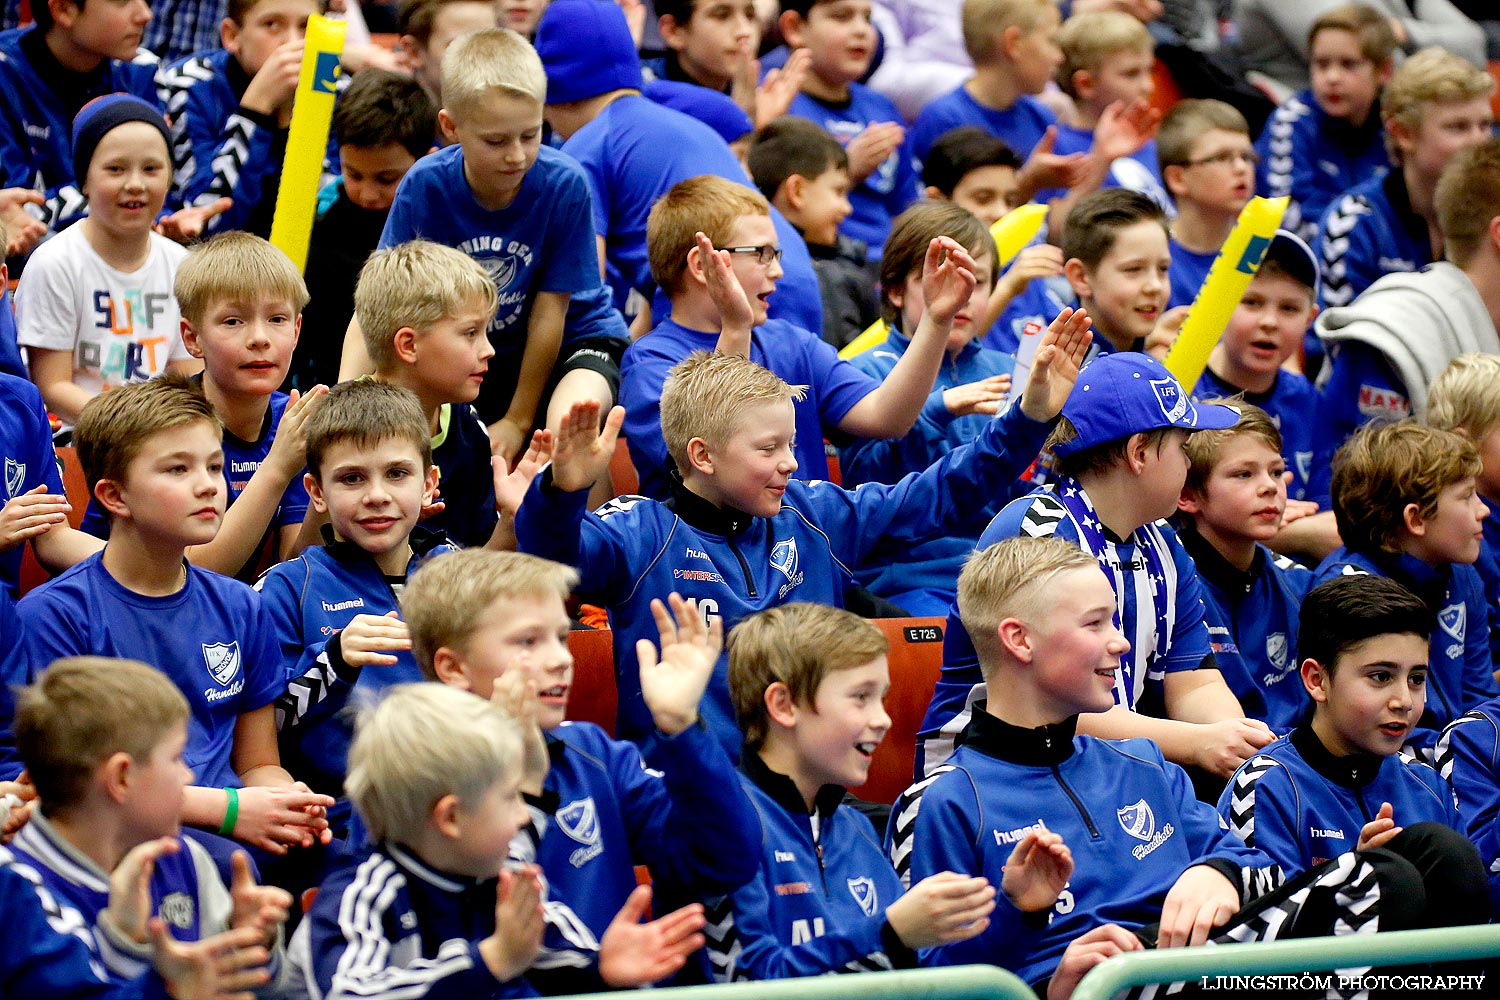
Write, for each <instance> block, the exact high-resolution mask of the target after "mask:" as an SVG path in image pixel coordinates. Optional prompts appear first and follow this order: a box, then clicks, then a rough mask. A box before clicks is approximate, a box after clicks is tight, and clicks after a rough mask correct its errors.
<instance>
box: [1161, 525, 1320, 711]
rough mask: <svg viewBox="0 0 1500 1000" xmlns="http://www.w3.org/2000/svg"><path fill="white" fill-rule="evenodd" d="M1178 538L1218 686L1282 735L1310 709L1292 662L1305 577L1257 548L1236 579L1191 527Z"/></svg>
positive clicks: (1299, 567)
mask: <svg viewBox="0 0 1500 1000" xmlns="http://www.w3.org/2000/svg"><path fill="white" fill-rule="evenodd" d="M1177 537H1178V538H1179V539H1181V540H1182V546H1183V548H1185V549H1187V552H1188V555H1190V556H1192V557H1193V562H1194V563H1195V564H1196V565H1197V567H1198V580H1199V582H1201V583H1202V584H1203V618H1204V621H1205V622H1206V623H1207V624H1208V638H1209V643H1210V645H1211V646H1212V648H1213V651H1214V662H1215V663H1217V664H1218V665H1219V670H1220V671H1221V672H1222V673H1223V674H1224V683H1226V684H1228V685H1229V690H1231V691H1233V692H1234V695H1235V697H1236V698H1238V699H1239V700H1240V707H1241V708H1243V709H1244V710H1245V714H1246V715H1247V716H1249V717H1250V718H1252V719H1259V720H1261V721H1262V722H1264V723H1265V724H1266V725H1268V726H1270V727H1271V731H1272V732H1276V733H1285V732H1289V731H1290V730H1291V729H1292V727H1294V726H1295V725H1296V724H1297V723H1298V722H1299V721H1300V720H1301V718H1302V716H1303V715H1304V714H1306V712H1307V707H1308V706H1309V705H1310V704H1311V703H1312V702H1311V700H1310V699H1309V698H1308V695H1307V690H1306V689H1305V688H1303V686H1302V676H1301V674H1300V673H1299V667H1300V666H1301V663H1302V661H1301V659H1300V658H1299V657H1298V656H1297V628H1298V617H1297V616H1298V614H1299V613H1300V612H1301V610H1302V599H1303V598H1304V597H1306V596H1307V591H1308V588H1309V587H1310V585H1311V584H1312V571H1311V570H1309V569H1308V568H1307V567H1305V566H1302V565H1300V564H1298V563H1295V562H1293V561H1292V560H1290V559H1288V558H1286V557H1285V556H1281V555H1277V554H1276V553H1274V552H1272V551H1271V550H1270V549H1268V548H1266V547H1265V546H1264V545H1258V546H1256V551H1255V560H1254V562H1253V563H1251V566H1250V571H1249V572H1248V573H1242V572H1240V570H1239V569H1238V568H1236V567H1235V566H1232V565H1230V564H1229V562H1228V561H1227V560H1226V559H1225V558H1224V557H1223V556H1221V555H1220V554H1219V553H1218V550H1216V549H1215V548H1214V547H1213V546H1212V545H1210V544H1209V543H1208V542H1207V541H1205V540H1204V539H1203V536H1202V535H1200V534H1198V532H1197V531H1196V530H1195V529H1194V528H1193V527H1192V524H1191V522H1188V523H1186V524H1184V525H1183V528H1182V530H1181V531H1180V532H1179V533H1178V535H1177Z"/></svg>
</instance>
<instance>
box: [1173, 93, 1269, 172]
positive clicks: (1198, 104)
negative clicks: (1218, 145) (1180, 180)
mask: <svg viewBox="0 0 1500 1000" xmlns="http://www.w3.org/2000/svg"><path fill="white" fill-rule="evenodd" d="M1216 129H1217V130H1219V131H1222V132H1240V133H1242V134H1244V135H1246V136H1249V135H1250V123H1249V122H1247V121H1245V116H1244V115H1243V114H1241V113H1240V112H1239V110H1238V109H1237V108H1235V107H1233V106H1232V105H1229V104H1225V103H1224V102H1223V101H1214V100H1210V99H1208V98H1204V97H1198V98H1188V99H1187V100H1183V101H1178V102H1177V103H1176V104H1174V105H1172V110H1171V111H1168V112H1167V116H1166V117H1165V118H1163V119H1162V121H1161V128H1160V129H1159V130H1158V131H1157V133H1156V159H1157V161H1158V162H1159V163H1160V165H1161V167H1162V169H1166V168H1167V167H1173V166H1177V167H1181V166H1186V165H1187V164H1188V161H1190V160H1191V159H1192V158H1193V144H1194V143H1195V142H1197V141H1198V140H1199V139H1201V138H1203V136H1204V134H1205V133H1208V132H1212V131H1214V130H1216Z"/></svg>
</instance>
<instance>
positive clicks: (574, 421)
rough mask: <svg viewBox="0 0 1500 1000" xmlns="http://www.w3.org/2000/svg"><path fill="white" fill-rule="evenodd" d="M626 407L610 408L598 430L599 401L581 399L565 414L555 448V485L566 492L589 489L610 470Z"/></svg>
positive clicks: (555, 440)
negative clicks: (602, 426)
mask: <svg viewBox="0 0 1500 1000" xmlns="http://www.w3.org/2000/svg"><path fill="white" fill-rule="evenodd" d="M624 422H625V408H624V407H622V406H616V407H614V408H613V409H611V410H610V411H609V417H608V418H607V419H606V420H605V421H604V429H603V430H600V429H599V401H598V400H597V399H586V400H581V401H579V402H577V403H574V404H573V407H572V409H570V410H569V411H568V412H567V413H565V414H563V418H562V422H561V423H560V424H559V425H558V428H557V434H556V436H555V439H554V444H553V447H552V484H553V485H554V486H556V487H557V488H558V489H560V490H562V491H563V492H564V493H575V492H577V491H578V490H586V489H588V488H589V487H591V486H593V485H594V484H595V483H596V482H598V481H599V480H600V479H602V478H603V477H604V475H605V474H606V473H607V472H609V463H610V459H612V458H614V455H615V442H616V441H617V440H618V439H619V437H620V426H621V425H622V424H623V423H624Z"/></svg>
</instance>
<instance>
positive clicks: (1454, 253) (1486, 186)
mask: <svg viewBox="0 0 1500 1000" xmlns="http://www.w3.org/2000/svg"><path fill="white" fill-rule="evenodd" d="M1433 201H1434V204H1435V207H1436V208H1437V220H1438V229H1440V230H1442V233H1443V245H1444V247H1445V251H1446V255H1447V257H1448V259H1449V260H1450V261H1452V262H1453V263H1455V264H1457V265H1458V266H1459V267H1465V266H1467V265H1468V263H1469V261H1471V260H1473V259H1474V255H1475V254H1477V253H1478V252H1479V248H1480V247H1482V246H1483V245H1484V243H1485V241H1486V240H1488V239H1489V238H1490V223H1491V222H1492V221H1494V218H1495V216H1497V215H1500V138H1495V137H1494V136H1491V137H1490V138H1488V139H1485V140H1484V141H1483V142H1480V143H1477V144H1476V145H1473V146H1469V147H1467V148H1465V149H1461V150H1459V152H1458V154H1457V155H1456V156H1454V157H1453V159H1452V160H1449V161H1448V165H1447V166H1446V167H1444V168H1443V175H1442V176H1441V177H1439V178H1438V185H1437V193H1436V195H1435V196H1434V198H1433Z"/></svg>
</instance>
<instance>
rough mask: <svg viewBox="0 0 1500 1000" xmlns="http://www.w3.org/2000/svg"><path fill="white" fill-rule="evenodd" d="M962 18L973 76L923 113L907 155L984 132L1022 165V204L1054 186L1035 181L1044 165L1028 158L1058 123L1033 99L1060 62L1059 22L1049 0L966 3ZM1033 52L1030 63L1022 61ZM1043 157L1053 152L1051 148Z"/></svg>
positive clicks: (919, 155)
mask: <svg viewBox="0 0 1500 1000" xmlns="http://www.w3.org/2000/svg"><path fill="white" fill-rule="evenodd" d="M961 18H962V28H963V39H964V48H965V49H966V50H968V53H969V58H970V59H971V60H972V61H973V63H974V75H973V76H972V77H971V78H970V79H969V80H968V82H966V83H964V84H963V85H962V86H960V87H958V88H957V89H955V90H953V91H952V92H950V93H948V94H945V95H944V96H942V97H939V98H936V99H935V100H932V101H930V102H928V104H927V106H926V107H925V108H923V109H922V113H921V114H920V115H918V116H917V120H916V124H915V125H914V126H913V127H912V139H911V142H912V153H913V154H914V155H915V156H916V158H917V159H918V160H919V161H920V160H922V159H925V158H926V156H927V150H928V149H929V148H931V146H932V143H933V141H934V140H936V139H937V138H938V136H940V135H942V134H943V133H945V132H947V131H948V130H949V129H954V128H957V127H959V126H960V125H979V126H982V127H983V128H984V129H985V130H986V131H988V132H989V133H990V134H992V135H994V136H996V137H997V138H999V139H1003V140H1004V141H1005V143H1006V144H1007V145H1008V146H1010V148H1011V149H1013V150H1015V151H1016V153H1017V155H1019V156H1020V157H1021V158H1022V159H1023V160H1025V161H1026V167H1023V168H1022V171H1021V181H1022V184H1021V187H1022V191H1023V195H1022V197H1021V198H1020V200H1021V201H1027V200H1029V199H1030V198H1031V196H1032V194H1034V193H1035V192H1036V191H1037V190H1039V189H1041V188H1043V187H1052V186H1055V182H1053V181H1051V180H1050V178H1044V177H1040V176H1038V167H1039V166H1040V163H1041V160H1042V158H1041V157H1038V158H1037V159H1036V160H1033V159H1031V152H1032V150H1033V149H1034V148H1037V146H1038V144H1039V143H1041V141H1042V139H1043V138H1044V137H1045V136H1046V134H1047V131H1048V129H1049V128H1050V127H1051V126H1053V125H1055V124H1056V123H1057V115H1055V114H1054V113H1053V112H1052V110H1051V109H1050V108H1048V107H1047V106H1046V105H1044V104H1042V102H1041V101H1038V100H1037V99H1036V96H1035V95H1037V94H1040V93H1041V92H1042V90H1043V89H1045V88H1046V86H1047V82H1048V81H1049V80H1050V79H1051V78H1052V74H1053V72H1054V71H1055V70H1056V69H1057V66H1058V64H1060V63H1061V62H1062V52H1061V50H1059V49H1058V47H1057V29H1058V27H1059V26H1060V25H1061V24H1062V17H1061V15H1060V14H1059V13H1058V9H1057V4H1055V3H1052V2H1051V0H965V2H964V4H963V9H962V14H961ZM1032 48H1034V49H1036V50H1037V57H1036V58H1035V59H1032V60H1024V59H1023V58H1021V57H1024V55H1025V54H1026V53H1027V52H1029V51H1030V50H1031V49H1032ZM1042 150H1043V151H1045V152H1050V151H1051V150H1050V145H1044V146H1043V147H1042ZM1027 168H1030V169H1027Z"/></svg>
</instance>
